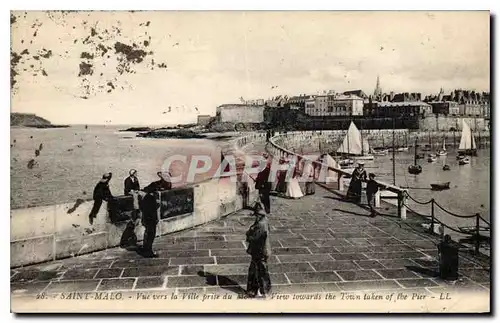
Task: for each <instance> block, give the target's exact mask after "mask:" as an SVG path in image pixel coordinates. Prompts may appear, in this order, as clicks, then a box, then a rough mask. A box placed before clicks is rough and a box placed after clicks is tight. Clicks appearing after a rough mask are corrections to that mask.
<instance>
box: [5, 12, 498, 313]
mask: <svg viewBox="0 0 500 323" xmlns="http://www.w3.org/2000/svg"><path fill="white" fill-rule="evenodd" d="M490 19H491V17H490V13H489V12H488V11H461V12H458V11H457V12H454V11H447V12H434V11H429V12H425V11H420V12H405V11H401V12H377V11H373V12H369V11H366V12H363V11H358V12H349V11H344V12H341V11H283V12H280V11H268V12H267V11H224V12H223V11H220V12H219V11H205V12H203V11H12V12H11V15H10V26H11V53H10V58H11V61H10V82H11V114H10V126H11V128H10V179H11V197H10V205H11V216H10V223H11V227H10V231H11V236H10V289H11V310H12V312H15V313H28V312H29V313H42V312H56V313H65V312H136V313H148V312H155V313H156V312H163V313H178V312H191V313H193V312H196V313H203V312H212V313H235V312H238V313H266V312H269V313H270V312H278V313H443V312H444V313H483V314H484V313H490V311H491V306H490V297H491V285H490V283H491V282H490V281H491V261H490V242H491V231H490V219H491V215H490V214H491V213H490V212H491V209H490V203H491V199H490V194H491V193H490V181H491V179H490V176H491V166H490V162H491V150H490V149H491V148H490V147H491V133H490V124H491V121H490V109H491V107H490V106H491V99H490Z"/></svg>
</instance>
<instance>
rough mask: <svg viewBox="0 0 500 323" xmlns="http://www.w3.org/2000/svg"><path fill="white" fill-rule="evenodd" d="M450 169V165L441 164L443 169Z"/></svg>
mask: <svg viewBox="0 0 500 323" xmlns="http://www.w3.org/2000/svg"><path fill="white" fill-rule="evenodd" d="M450 169H451V168H450V165H444V166H443V170H450Z"/></svg>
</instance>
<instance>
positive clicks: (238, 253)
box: [210, 249, 248, 257]
mask: <svg viewBox="0 0 500 323" xmlns="http://www.w3.org/2000/svg"><path fill="white" fill-rule="evenodd" d="M210 256H216V257H221V256H222V257H243V256H248V253H247V251H246V249H210Z"/></svg>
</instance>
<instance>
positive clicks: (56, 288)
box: [45, 279, 100, 293]
mask: <svg viewBox="0 0 500 323" xmlns="http://www.w3.org/2000/svg"><path fill="white" fill-rule="evenodd" d="M99 282H100V280H98V279H94V280H90V279H88V280H67V281H62V282H51V283H50V285H49V286H48V287H47V289H46V290H45V291H46V292H47V293H60V292H66V293H70V292H91V291H94V290H95V289H96V288H97V285H98V284H99Z"/></svg>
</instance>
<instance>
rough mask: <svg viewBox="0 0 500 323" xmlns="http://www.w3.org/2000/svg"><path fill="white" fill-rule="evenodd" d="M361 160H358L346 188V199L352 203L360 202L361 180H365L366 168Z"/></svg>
mask: <svg viewBox="0 0 500 323" xmlns="http://www.w3.org/2000/svg"><path fill="white" fill-rule="evenodd" d="M364 165H365V164H364V163H363V162H358V167H356V168H355V169H354V171H353V172H352V176H351V183H350V184H349V188H348V189H347V194H346V199H347V200H348V201H351V202H354V203H360V202H361V190H362V182H363V181H366V170H365V168H364Z"/></svg>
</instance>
